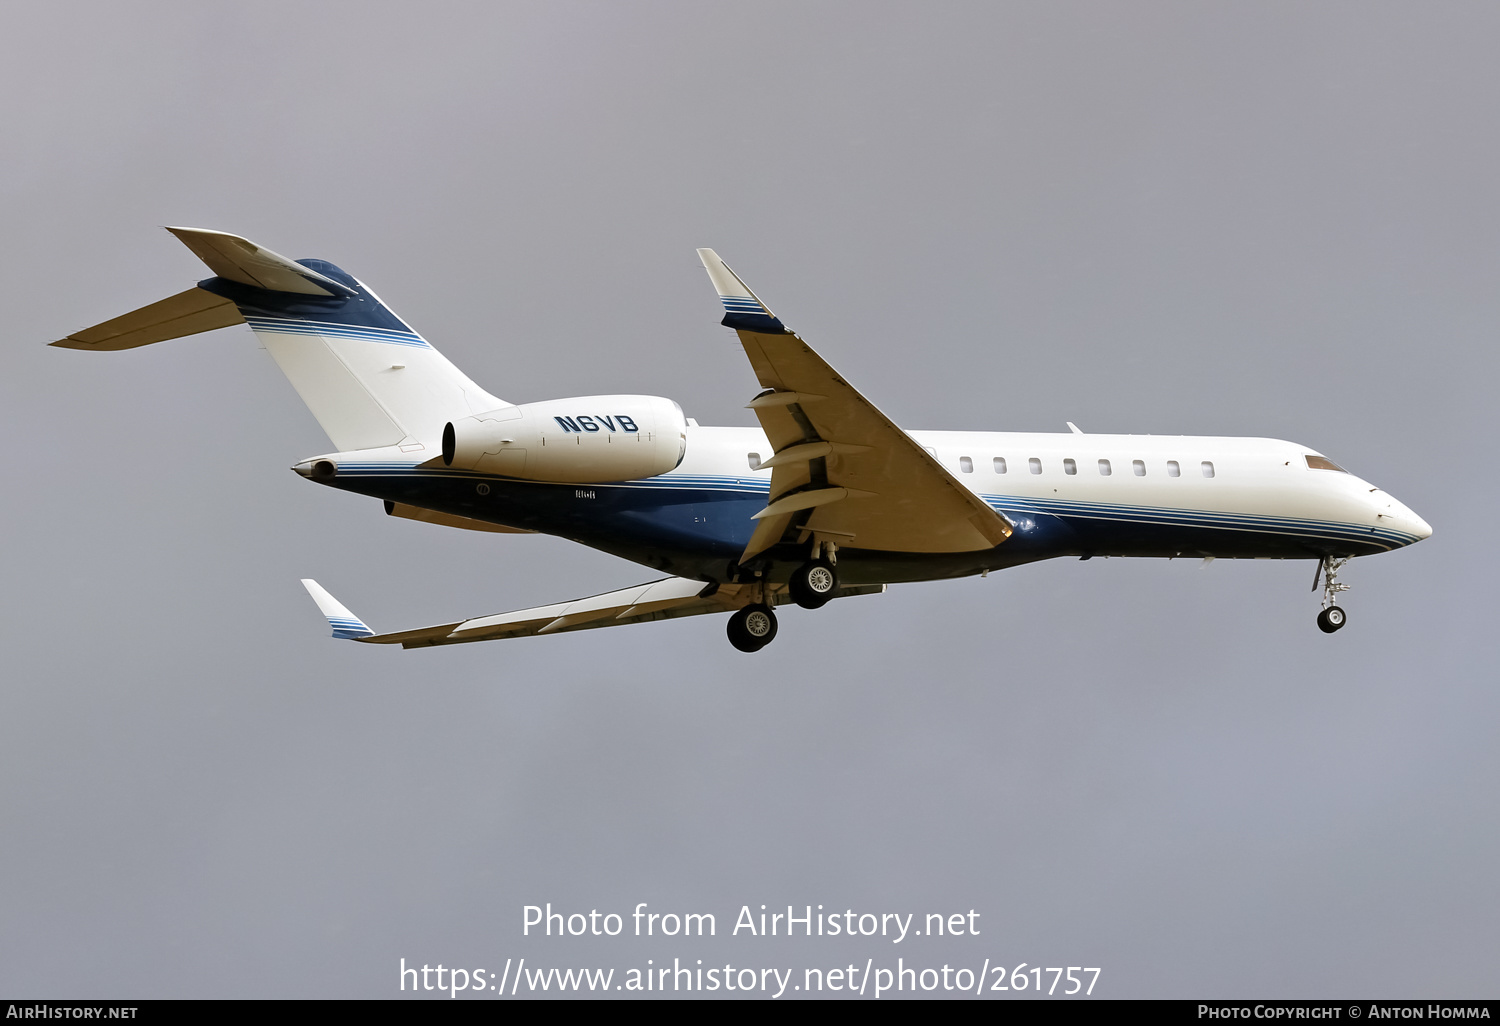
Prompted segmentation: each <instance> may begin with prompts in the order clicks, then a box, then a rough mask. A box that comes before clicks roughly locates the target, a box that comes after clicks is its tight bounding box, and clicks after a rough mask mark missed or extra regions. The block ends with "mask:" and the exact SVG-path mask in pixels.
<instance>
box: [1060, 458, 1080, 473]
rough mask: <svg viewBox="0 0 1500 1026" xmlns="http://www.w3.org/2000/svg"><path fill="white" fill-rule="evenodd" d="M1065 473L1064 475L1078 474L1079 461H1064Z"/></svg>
mask: <svg viewBox="0 0 1500 1026" xmlns="http://www.w3.org/2000/svg"><path fill="white" fill-rule="evenodd" d="M1063 473H1064V474H1076V473H1078V461H1077V460H1063Z"/></svg>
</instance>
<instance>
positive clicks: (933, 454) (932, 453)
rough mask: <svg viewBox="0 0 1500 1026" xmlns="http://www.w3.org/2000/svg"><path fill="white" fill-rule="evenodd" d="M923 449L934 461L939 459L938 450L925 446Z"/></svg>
mask: <svg viewBox="0 0 1500 1026" xmlns="http://www.w3.org/2000/svg"><path fill="white" fill-rule="evenodd" d="M922 448H924V449H926V450H927V455H929V456H931V457H932V458H933V459H937V450H936V449H934V448H933V447H932V446H930V445H924V446H922Z"/></svg>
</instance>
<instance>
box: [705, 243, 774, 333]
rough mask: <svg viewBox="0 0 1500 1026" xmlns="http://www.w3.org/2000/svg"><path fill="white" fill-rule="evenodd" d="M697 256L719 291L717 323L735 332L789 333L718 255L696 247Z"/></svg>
mask: <svg viewBox="0 0 1500 1026" xmlns="http://www.w3.org/2000/svg"><path fill="white" fill-rule="evenodd" d="M698 259H699V260H702V261H703V267H704V269H705V270H706V271H708V277H709V280H710V281H712V282H713V283H714V288H715V289H716V290H717V291H718V293H719V301H720V302H722V303H723V304H724V319H723V320H722V321H720V322H719V323H720V324H722V325H724V326H725V327H726V328H734V329H735V330H736V331H758V332H760V333H761V334H763V335H790V334H791V332H789V331H787V330H786V325H784V324H782V323H781V321H780V320H778V319H777V317H776V315H775V314H773V313H772V312H771V309H770V307H768V306H766V304H764V303H762V302H761V301H760V297H759V296H757V295H756V294H755V293H754V292H751V291H750V286H748V285H746V284H745V283H744V282H743V281H741V280H740V276H739V275H737V274H735V273H734V272H733V271H731V270H730V269H729V265H728V264H726V263H725V262H724V261H723V260H721V259H719V254H717V253H715V252H714V251H713V250H711V249H700V250H699V251H698Z"/></svg>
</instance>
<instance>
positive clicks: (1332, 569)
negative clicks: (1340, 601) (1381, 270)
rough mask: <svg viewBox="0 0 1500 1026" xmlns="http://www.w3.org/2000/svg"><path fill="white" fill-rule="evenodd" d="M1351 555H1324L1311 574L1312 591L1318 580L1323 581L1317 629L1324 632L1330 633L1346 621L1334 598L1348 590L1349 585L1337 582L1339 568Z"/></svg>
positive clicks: (1345, 615)
mask: <svg viewBox="0 0 1500 1026" xmlns="http://www.w3.org/2000/svg"><path fill="white" fill-rule="evenodd" d="M1352 558H1353V557H1351V556H1342V557H1337V556H1324V557H1323V558H1322V559H1320V560H1318V569H1317V572H1316V573H1314V574H1313V591H1317V590H1318V581H1319V580H1322V582H1323V611H1322V612H1321V613H1319V614H1318V630H1320V631H1322V632H1323V633H1324V634H1332V633H1333V632H1334V631H1336V630H1338V629H1339V628H1340V627H1342V626H1344V624H1345V623H1346V622H1347V621H1348V619H1349V617H1348V615H1347V614H1346V613H1345V612H1344V611H1343V610H1342V609H1341V608H1339V607H1338V606H1337V605H1336V604H1335V601H1334V600H1335V598H1336V597H1337V596H1338V593H1339V592H1341V591H1348V590H1349V585H1347V584H1340V583H1339V570H1340V568H1342V567H1343V565H1344V564H1345V563H1347V562H1349V560H1350V559H1352Z"/></svg>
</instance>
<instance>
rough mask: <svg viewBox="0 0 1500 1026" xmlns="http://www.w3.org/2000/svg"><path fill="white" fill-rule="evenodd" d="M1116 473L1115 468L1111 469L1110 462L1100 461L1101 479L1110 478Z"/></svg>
mask: <svg viewBox="0 0 1500 1026" xmlns="http://www.w3.org/2000/svg"><path fill="white" fill-rule="evenodd" d="M1114 472H1115V468H1113V467H1111V466H1110V465H1109V460H1100V461H1099V476H1100V477H1108V476H1109V475H1111V474H1113V473H1114Z"/></svg>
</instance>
